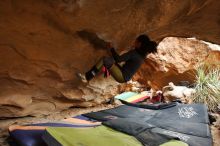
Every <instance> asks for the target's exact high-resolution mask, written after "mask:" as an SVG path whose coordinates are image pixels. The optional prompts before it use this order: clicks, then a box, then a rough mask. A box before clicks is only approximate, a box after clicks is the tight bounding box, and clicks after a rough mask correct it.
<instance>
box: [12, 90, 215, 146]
mask: <svg viewBox="0 0 220 146" xmlns="http://www.w3.org/2000/svg"><path fill="white" fill-rule="evenodd" d="M136 95H137V94H136V93H132V92H131V93H126V94H124V95H122V96H120V98H122V99H123V98H124V99H126V98H127V97H129V96H130V97H132V96H136ZM128 103H129V104H128V105H122V106H119V107H116V108H112V109H108V110H102V111H99V112H91V113H87V114H84V115H80V116H76V117H73V118H69V119H65V120H62V121H57V122H53V123H38V124H31V125H23V126H19V125H16V126H11V127H10V128H9V133H10V136H11V138H12V139H13V143H12V144H13V146H20V145H22V146H47V145H48V146H60V145H65V146H75V145H76V146H80V145H86V146H87V145H88V146H89V145H96V146H98V145H103V143H105V145H106V146H108V145H109V146H110V145H115V143H117V145H118V146H123V145H126V146H129V145H131V146H134V145H137V146H139V145H144V146H149V145H150V146H173V145H178V146H187V145H189V146H212V138H211V134H210V129H209V125H208V124H209V119H208V113H207V109H206V107H205V106H204V105H202V104H190V105H185V104H176V103H175V104H174V103H171V104H168V105H166V104H165V105H164V104H154V105H141V104H136V103H130V102H128ZM101 122H102V125H101ZM91 133H96V134H94V135H92V134H91ZM79 137H81V139H80V138H79Z"/></svg>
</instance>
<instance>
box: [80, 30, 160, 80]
mask: <svg viewBox="0 0 220 146" xmlns="http://www.w3.org/2000/svg"><path fill="white" fill-rule="evenodd" d="M133 48H134V49H132V50H130V51H128V52H127V53H124V54H122V55H118V53H117V52H116V51H115V49H114V48H113V47H112V45H111V44H110V43H109V44H108V49H109V50H110V51H111V53H112V56H111V57H103V58H102V59H101V60H99V61H98V63H97V64H96V65H95V66H93V67H92V68H91V70H89V71H88V72H86V73H85V74H81V73H78V74H77V75H78V76H79V77H80V79H81V80H82V81H83V82H88V81H90V80H91V79H92V78H94V77H95V76H96V75H97V73H99V72H100V71H101V70H103V72H104V73H105V76H108V74H109V73H110V75H112V77H113V78H114V79H115V80H116V81H117V82H119V83H124V82H127V81H129V80H130V79H131V78H132V76H133V75H134V74H135V73H136V71H137V70H138V68H139V67H140V66H141V64H142V63H143V62H144V59H145V57H146V56H147V55H148V54H150V53H156V52H157V43H156V42H154V41H151V40H150V39H149V37H148V36H147V35H144V34H143V35H140V36H138V37H137V38H136V40H135V41H134V44H133ZM121 62H124V65H120V64H119V63H121Z"/></svg>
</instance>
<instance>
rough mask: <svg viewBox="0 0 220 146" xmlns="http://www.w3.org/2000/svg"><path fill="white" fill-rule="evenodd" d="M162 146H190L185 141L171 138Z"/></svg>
mask: <svg viewBox="0 0 220 146" xmlns="http://www.w3.org/2000/svg"><path fill="white" fill-rule="evenodd" d="M160 146H189V145H188V144H186V143H185V142H182V141H178V140H171V141H169V142H166V143H164V144H161V145H160Z"/></svg>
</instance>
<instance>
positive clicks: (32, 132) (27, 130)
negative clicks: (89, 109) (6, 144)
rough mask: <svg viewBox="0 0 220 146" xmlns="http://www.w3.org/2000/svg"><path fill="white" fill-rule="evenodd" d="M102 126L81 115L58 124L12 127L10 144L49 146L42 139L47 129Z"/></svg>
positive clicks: (10, 128)
mask: <svg viewBox="0 0 220 146" xmlns="http://www.w3.org/2000/svg"><path fill="white" fill-rule="evenodd" d="M100 124H101V123H100V122H97V121H95V120H91V119H89V118H87V117H84V116H82V115H79V116H76V117H73V118H68V119H64V120H61V121H56V122H48V123H36V124H29V125H12V126H10V127H9V135H10V139H11V140H10V141H11V142H10V143H11V145H13V146H16V145H17V146H47V145H46V143H45V142H44V141H43V139H42V135H43V133H44V132H45V129H46V128H47V127H71V128H82V127H83V128H88V127H94V126H99V125H100Z"/></svg>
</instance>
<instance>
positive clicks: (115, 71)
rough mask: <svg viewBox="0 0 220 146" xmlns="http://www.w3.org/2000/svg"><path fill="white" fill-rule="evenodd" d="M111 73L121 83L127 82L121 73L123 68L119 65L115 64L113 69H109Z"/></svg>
mask: <svg viewBox="0 0 220 146" xmlns="http://www.w3.org/2000/svg"><path fill="white" fill-rule="evenodd" d="M109 72H110V74H111V75H112V77H113V78H114V79H115V80H116V81H117V82H119V83H124V82H126V81H125V79H124V76H123V73H122V71H121V68H120V67H119V65H117V64H113V65H112V67H111V68H109Z"/></svg>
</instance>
